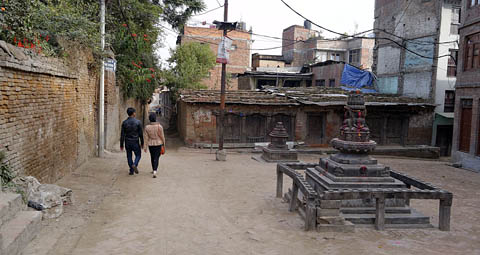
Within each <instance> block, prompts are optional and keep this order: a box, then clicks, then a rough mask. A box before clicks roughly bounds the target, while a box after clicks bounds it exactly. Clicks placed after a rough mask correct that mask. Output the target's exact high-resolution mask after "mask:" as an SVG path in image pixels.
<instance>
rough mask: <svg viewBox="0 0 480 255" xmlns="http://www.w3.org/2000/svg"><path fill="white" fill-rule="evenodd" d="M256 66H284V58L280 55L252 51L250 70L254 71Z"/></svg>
mask: <svg viewBox="0 0 480 255" xmlns="http://www.w3.org/2000/svg"><path fill="white" fill-rule="evenodd" d="M258 67H267V68H284V67H285V60H284V59H283V56H282V55H265V54H258V53H254V54H253V55H252V70H253V71H256V70H257V68H258Z"/></svg>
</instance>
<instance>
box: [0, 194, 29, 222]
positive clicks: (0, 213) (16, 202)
mask: <svg viewBox="0 0 480 255" xmlns="http://www.w3.org/2000/svg"><path fill="white" fill-rule="evenodd" d="M25 208H26V206H25V204H24V203H23V200H22V196H21V195H20V194H16V193H0V226H2V225H3V224H5V223H6V222H8V221H9V220H11V219H12V218H13V217H14V216H15V214H17V213H18V212H19V211H21V210H23V209H25Z"/></svg>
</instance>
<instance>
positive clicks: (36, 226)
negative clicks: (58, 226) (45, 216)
mask: <svg viewBox="0 0 480 255" xmlns="http://www.w3.org/2000/svg"><path fill="white" fill-rule="evenodd" d="M41 221H42V213H41V212H37V211H21V212H18V213H17V214H16V215H15V217H14V218H13V219H12V220H10V221H9V222H8V223H6V224H4V225H3V226H2V227H1V228H0V234H1V236H2V239H3V243H2V252H1V253H0V254H8V255H17V254H20V252H21V251H22V250H23V248H24V247H26V246H27V244H28V243H30V241H32V239H33V238H34V237H35V235H36V234H37V233H38V231H39V230H40V228H41Z"/></svg>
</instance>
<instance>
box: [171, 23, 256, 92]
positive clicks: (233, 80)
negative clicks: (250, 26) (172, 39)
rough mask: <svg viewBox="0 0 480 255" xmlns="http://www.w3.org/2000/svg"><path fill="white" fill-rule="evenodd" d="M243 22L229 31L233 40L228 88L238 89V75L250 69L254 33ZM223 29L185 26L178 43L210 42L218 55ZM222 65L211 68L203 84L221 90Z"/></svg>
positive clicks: (228, 71) (228, 66)
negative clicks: (247, 29) (236, 28)
mask: <svg viewBox="0 0 480 255" xmlns="http://www.w3.org/2000/svg"><path fill="white" fill-rule="evenodd" d="M244 28H245V24H244V23H242V25H241V27H240V28H239V29H238V30H235V31H230V32H228V37H229V38H230V39H232V40H233V43H232V47H231V49H230V60H229V62H228V65H227V74H228V75H229V77H228V79H227V82H228V83H227V89H228V90H236V89H238V79H237V75H238V74H242V73H244V72H245V71H247V70H248V69H250V63H251V60H250V55H251V54H250V49H251V45H252V34H251V33H250V32H248V31H246V30H245V29H244ZM222 36H223V31H221V30H218V29H217V28H216V27H192V26H185V27H184V30H183V34H181V35H180V36H179V38H178V40H177V44H185V43H187V42H198V43H201V44H208V45H209V46H210V48H211V49H212V51H213V52H214V53H215V55H217V51H218V44H219V43H220V42H221V40H222ZM221 74H222V65H221V64H217V65H216V66H215V68H214V69H212V70H210V73H209V77H208V78H206V79H204V80H203V84H204V85H205V86H207V88H208V89H213V90H219V89H220V85H221Z"/></svg>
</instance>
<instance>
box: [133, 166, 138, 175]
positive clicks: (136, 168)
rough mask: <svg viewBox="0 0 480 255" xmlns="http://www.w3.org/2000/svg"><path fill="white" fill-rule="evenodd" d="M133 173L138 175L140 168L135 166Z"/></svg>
mask: <svg viewBox="0 0 480 255" xmlns="http://www.w3.org/2000/svg"><path fill="white" fill-rule="evenodd" d="M133 171H135V173H136V174H138V167H137V166H133Z"/></svg>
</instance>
